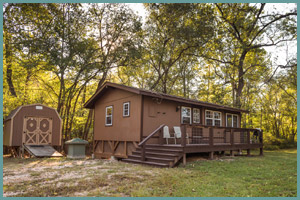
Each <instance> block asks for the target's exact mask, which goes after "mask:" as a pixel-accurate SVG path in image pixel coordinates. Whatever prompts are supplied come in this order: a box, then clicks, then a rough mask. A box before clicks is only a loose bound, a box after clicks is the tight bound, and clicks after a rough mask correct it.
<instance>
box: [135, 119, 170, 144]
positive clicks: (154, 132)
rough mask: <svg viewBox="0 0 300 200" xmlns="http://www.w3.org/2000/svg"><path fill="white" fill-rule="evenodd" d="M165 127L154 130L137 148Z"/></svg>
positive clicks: (161, 126)
mask: <svg viewBox="0 0 300 200" xmlns="http://www.w3.org/2000/svg"><path fill="white" fill-rule="evenodd" d="M164 126H165V125H164V124H162V125H160V126H159V127H158V128H157V129H155V130H154V131H153V132H152V133H151V134H150V135H148V136H147V137H146V138H145V139H144V140H143V141H141V142H140V143H139V146H142V145H143V144H145V143H146V142H147V141H148V140H149V139H150V138H151V137H152V136H153V135H155V134H156V133H157V132H158V131H159V130H160V129H162V128H163V127H164Z"/></svg>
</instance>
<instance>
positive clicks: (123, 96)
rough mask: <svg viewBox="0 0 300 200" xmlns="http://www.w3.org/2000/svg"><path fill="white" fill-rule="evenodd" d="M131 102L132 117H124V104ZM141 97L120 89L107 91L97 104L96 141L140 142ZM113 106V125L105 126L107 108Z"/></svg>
mask: <svg viewBox="0 0 300 200" xmlns="http://www.w3.org/2000/svg"><path fill="white" fill-rule="evenodd" d="M124 102H130V116H129V117H123V103H124ZM140 104H141V96H140V95H137V94H133V93H130V92H126V91H122V90H119V89H111V90H108V91H106V93H105V95H104V96H103V97H102V98H101V99H99V100H98V101H97V102H96V104H95V121H94V140H107V141H110V140H111V141H139V140H140V134H139V133H140V125H141V123H140V118H141V117H140V112H141V105H140ZM107 106H113V117H112V118H113V119H112V125H111V126H106V125H105V108H106V107H107Z"/></svg>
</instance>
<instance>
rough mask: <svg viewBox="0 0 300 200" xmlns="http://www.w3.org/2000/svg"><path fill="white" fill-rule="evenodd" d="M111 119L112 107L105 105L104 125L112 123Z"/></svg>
mask: <svg viewBox="0 0 300 200" xmlns="http://www.w3.org/2000/svg"><path fill="white" fill-rule="evenodd" d="M112 119H113V107H112V106H107V107H106V109H105V125H106V126H111V125H112Z"/></svg>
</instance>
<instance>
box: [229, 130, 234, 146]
mask: <svg viewBox="0 0 300 200" xmlns="http://www.w3.org/2000/svg"><path fill="white" fill-rule="evenodd" d="M230 144H231V145H234V134H233V129H231V130H230Z"/></svg>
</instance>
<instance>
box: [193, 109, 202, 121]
mask: <svg viewBox="0 0 300 200" xmlns="http://www.w3.org/2000/svg"><path fill="white" fill-rule="evenodd" d="M194 110H198V111H199V121H198V122H195V121H194ZM200 118H201V111H200V108H193V120H192V121H193V124H200V122H201V119H200Z"/></svg>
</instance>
